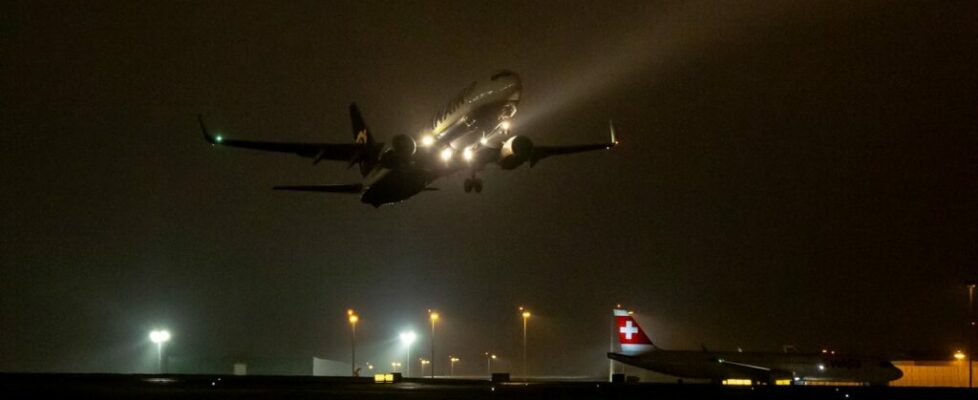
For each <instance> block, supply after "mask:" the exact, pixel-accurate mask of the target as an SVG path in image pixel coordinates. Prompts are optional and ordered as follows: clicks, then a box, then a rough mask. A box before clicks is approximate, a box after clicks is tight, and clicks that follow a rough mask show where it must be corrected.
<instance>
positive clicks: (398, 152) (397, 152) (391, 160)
mask: <svg viewBox="0 0 978 400" xmlns="http://www.w3.org/2000/svg"><path fill="white" fill-rule="evenodd" d="M417 149H418V145H417V143H415V142H414V139H412V138H411V137H410V136H408V135H395V136H394V137H393V138H392V139H391V149H390V150H387V152H385V153H384V155H383V157H381V159H380V162H381V164H383V165H384V167H386V168H395V167H397V166H398V165H400V164H408V163H410V162H411V157H412V156H414V152H415V151H417Z"/></svg>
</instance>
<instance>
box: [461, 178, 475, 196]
mask: <svg viewBox="0 0 978 400" xmlns="http://www.w3.org/2000/svg"><path fill="white" fill-rule="evenodd" d="M472 186H473V185H472V180H471V179H468V178H466V179H465V183H464V184H462V187H463V188H465V193H469V192H471V191H472Z"/></svg>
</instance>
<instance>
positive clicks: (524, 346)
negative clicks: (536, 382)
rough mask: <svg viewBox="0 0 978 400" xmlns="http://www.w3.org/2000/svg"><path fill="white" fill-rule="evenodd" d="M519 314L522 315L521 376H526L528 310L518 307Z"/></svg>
mask: <svg viewBox="0 0 978 400" xmlns="http://www.w3.org/2000/svg"><path fill="white" fill-rule="evenodd" d="M520 311H521V313H520V316H522V317H523V377H524V379H525V378H526V322H527V321H528V320H529V319H530V310H527V309H525V308H523V307H520Z"/></svg>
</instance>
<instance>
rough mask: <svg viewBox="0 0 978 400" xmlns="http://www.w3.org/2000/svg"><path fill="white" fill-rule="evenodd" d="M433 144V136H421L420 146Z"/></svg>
mask: <svg viewBox="0 0 978 400" xmlns="http://www.w3.org/2000/svg"><path fill="white" fill-rule="evenodd" d="M433 144H435V138H433V137H432V136H431V135H424V136H422V137H421V145H422V146H431V145H433Z"/></svg>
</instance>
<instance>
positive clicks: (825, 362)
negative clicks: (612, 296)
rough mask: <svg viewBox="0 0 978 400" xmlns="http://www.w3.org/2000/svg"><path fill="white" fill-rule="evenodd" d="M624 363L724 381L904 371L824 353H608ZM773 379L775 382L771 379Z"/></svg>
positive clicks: (886, 377) (880, 380)
mask: <svg viewBox="0 0 978 400" xmlns="http://www.w3.org/2000/svg"><path fill="white" fill-rule="evenodd" d="M608 357H609V358H611V359H613V360H616V361H620V362H622V363H625V364H629V365H633V366H636V367H639V368H644V369H648V370H651V371H655V372H659V373H663V374H667V375H673V376H677V377H683V378H698V379H710V380H714V381H721V380H724V379H750V380H752V381H763V382H767V381H769V380H782V379H788V380H791V381H792V382H794V383H798V382H799V381H846V382H866V383H870V384H886V383H887V382H889V381H892V380H895V379H899V378H900V377H901V376H902V375H903V374H902V372H901V371H900V370H899V369H898V368H896V367H895V366H893V364H892V363H890V362H889V361H886V360H883V359H871V358H856V357H845V356H837V355H825V354H793V353H757V352H745V353H741V352H704V351H671V350H661V349H659V350H654V351H649V352H646V353H642V354H638V355H626V354H621V353H609V354H608ZM770 383H773V382H770Z"/></svg>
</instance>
